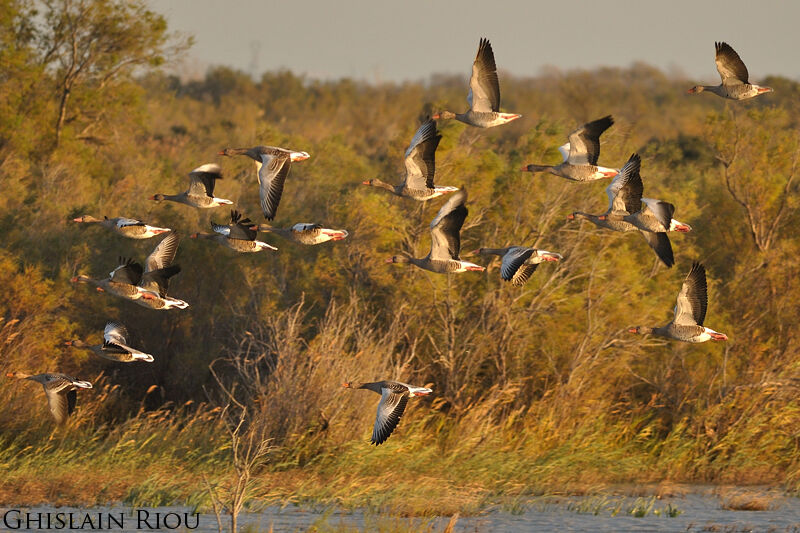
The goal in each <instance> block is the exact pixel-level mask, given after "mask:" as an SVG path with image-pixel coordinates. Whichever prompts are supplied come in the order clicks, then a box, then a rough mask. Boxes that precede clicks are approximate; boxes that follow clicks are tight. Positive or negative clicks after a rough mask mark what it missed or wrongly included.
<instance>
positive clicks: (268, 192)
mask: <svg viewBox="0 0 800 533" xmlns="http://www.w3.org/2000/svg"><path fill="white" fill-rule="evenodd" d="M261 159H262V161H263V163H262V165H261V168H260V169H259V170H258V185H259V195H260V197H261V211H262V212H263V213H264V217H265V218H266V219H267V220H272V219H273V218H275V214H276V213H277V211H278V204H279V203H280V201H281V195H283V183H284V182H285V181H286V177H287V176H288V175H289V169H290V168H291V167H292V160H291V158H290V156H289V152H285V153H276V154H270V153H264V154H261Z"/></svg>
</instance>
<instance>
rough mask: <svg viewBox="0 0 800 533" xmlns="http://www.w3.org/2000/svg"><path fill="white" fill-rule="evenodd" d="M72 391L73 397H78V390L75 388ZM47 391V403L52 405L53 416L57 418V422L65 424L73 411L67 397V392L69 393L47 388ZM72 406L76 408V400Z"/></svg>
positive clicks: (51, 412)
mask: <svg viewBox="0 0 800 533" xmlns="http://www.w3.org/2000/svg"><path fill="white" fill-rule="evenodd" d="M71 392H72V397H73V398H77V394H76V392H75V391H74V390H73V391H71ZM45 393H46V394H47V405H48V406H49V407H50V414H52V415H53V418H55V420H56V423H57V424H63V423H64V422H66V420H67V417H68V416H69V413H70V412H71V411H70V404H69V400H68V398H67V394H69V393H60V392H53V391H50V390H46V391H45ZM72 406H73V408H74V406H75V403H74V401H73V403H72Z"/></svg>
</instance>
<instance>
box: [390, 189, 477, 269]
mask: <svg viewBox="0 0 800 533" xmlns="http://www.w3.org/2000/svg"><path fill="white" fill-rule="evenodd" d="M466 201H467V191H466V189H464V188H463V187H462V188H461V189H460V190H459V191H458V192H456V193H455V194H453V195H452V196H451V197H450V198H448V200H447V201H446V202H445V203H444V205H443V206H442V207H441V209H439V212H438V213H437V214H436V218H434V219H433V221H432V222H431V251H430V252H429V253H428V255H427V256H425V257H423V258H419V259H418V258H416V257H411V256H410V255H408V254H405V253H404V254H402V255H395V256H394V257H391V258H389V259H387V260H386V262H387V263H412V264H414V265H417V266H418V267H419V268H423V269H425V270H430V271H431V272H437V273H440V274H446V273H455V272H467V271H470V270H474V271H483V270H486V269H485V268H483V267H482V266H480V265H476V264H475V263H470V262H469V261H462V260H461V258H460V257H459V253H460V251H461V226H463V225H464V220H465V219H466V218H467V213H468V211H467V207H466V205H464V204H465V203H466Z"/></svg>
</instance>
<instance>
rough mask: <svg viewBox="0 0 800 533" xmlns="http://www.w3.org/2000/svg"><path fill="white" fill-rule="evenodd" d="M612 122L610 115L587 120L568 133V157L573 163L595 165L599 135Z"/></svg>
mask: <svg viewBox="0 0 800 533" xmlns="http://www.w3.org/2000/svg"><path fill="white" fill-rule="evenodd" d="M612 124H614V119H613V118H612V117H611V115H608V116H607V117H603V118H600V119H597V120H593V121H592V122H587V123H586V124H584V125H583V126H581V127H580V128H578V129H577V130H575V131H573V132H572V133H570V134H569V157H568V158H567V160H568V161H569V162H570V163H571V164H573V165H585V164H589V165H596V164H597V159H598V158H599V157H600V135H601V134H602V133H603V132H604V131H606V130H607V129H608V128H610V127H611V125H612Z"/></svg>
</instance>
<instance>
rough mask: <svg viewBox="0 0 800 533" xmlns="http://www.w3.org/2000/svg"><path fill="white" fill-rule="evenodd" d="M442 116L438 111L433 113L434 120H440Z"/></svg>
mask: <svg viewBox="0 0 800 533" xmlns="http://www.w3.org/2000/svg"><path fill="white" fill-rule="evenodd" d="M440 117H441V115H440V114H439V113H436V114H435V115H433V116H432V117H431V118H432V119H433V120H439V118H440Z"/></svg>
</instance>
